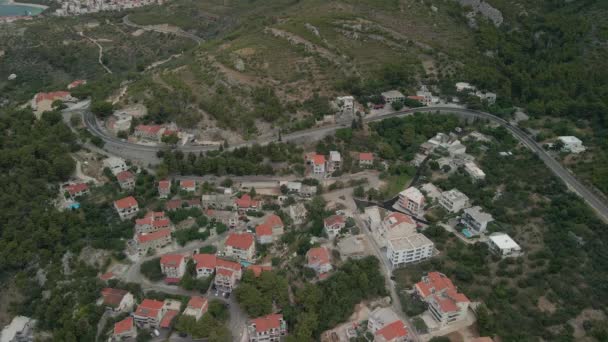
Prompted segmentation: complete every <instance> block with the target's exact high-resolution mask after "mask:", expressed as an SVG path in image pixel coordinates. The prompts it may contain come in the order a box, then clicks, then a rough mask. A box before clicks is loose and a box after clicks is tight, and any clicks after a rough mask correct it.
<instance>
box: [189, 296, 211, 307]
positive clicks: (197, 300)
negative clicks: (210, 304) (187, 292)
mask: <svg viewBox="0 0 608 342" xmlns="http://www.w3.org/2000/svg"><path fill="white" fill-rule="evenodd" d="M206 304H207V298H204V297H200V296H194V297H192V298H190V300H189V301H188V307H189V308H193V309H199V310H200V309H202V308H203V307H204V306H205V305H206Z"/></svg>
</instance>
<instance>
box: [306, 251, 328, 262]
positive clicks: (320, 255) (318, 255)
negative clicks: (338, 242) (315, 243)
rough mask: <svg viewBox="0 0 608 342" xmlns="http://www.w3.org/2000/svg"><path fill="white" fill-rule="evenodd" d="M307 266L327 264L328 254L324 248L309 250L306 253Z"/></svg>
mask: <svg viewBox="0 0 608 342" xmlns="http://www.w3.org/2000/svg"><path fill="white" fill-rule="evenodd" d="M306 259H308V264H309V265H317V264H318V265H324V264H329V252H328V251H327V249H326V248H325V247H316V248H311V249H309V250H308V252H307V253H306Z"/></svg>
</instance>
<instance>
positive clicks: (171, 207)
mask: <svg viewBox="0 0 608 342" xmlns="http://www.w3.org/2000/svg"><path fill="white" fill-rule="evenodd" d="M182 205H183V201H182V200H181V199H172V200H169V201H167V203H165V210H167V211H176V210H178V209H181V208H182Z"/></svg>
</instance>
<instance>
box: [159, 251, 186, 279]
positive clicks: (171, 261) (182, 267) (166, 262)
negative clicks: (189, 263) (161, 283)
mask: <svg viewBox="0 0 608 342" xmlns="http://www.w3.org/2000/svg"><path fill="white" fill-rule="evenodd" d="M160 270H161V272H162V273H163V274H164V275H165V277H167V278H173V279H181V278H182V277H183V276H184V273H186V260H185V258H184V256H183V255H181V254H165V255H163V256H162V257H161V258H160Z"/></svg>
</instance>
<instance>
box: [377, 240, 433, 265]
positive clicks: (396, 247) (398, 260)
mask: <svg viewBox="0 0 608 342" xmlns="http://www.w3.org/2000/svg"><path fill="white" fill-rule="evenodd" d="M434 249H435V244H433V242H432V241H431V240H429V239H428V238H427V237H426V236H424V235H423V234H420V233H415V234H412V235H409V236H403V237H399V238H395V239H391V240H388V243H387V248H386V256H387V258H388V260H389V261H390V262H391V266H392V267H393V268H399V267H404V266H407V265H409V264H413V263H417V262H420V261H422V260H426V259H429V258H430V257H432V256H433V250H434Z"/></svg>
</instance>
